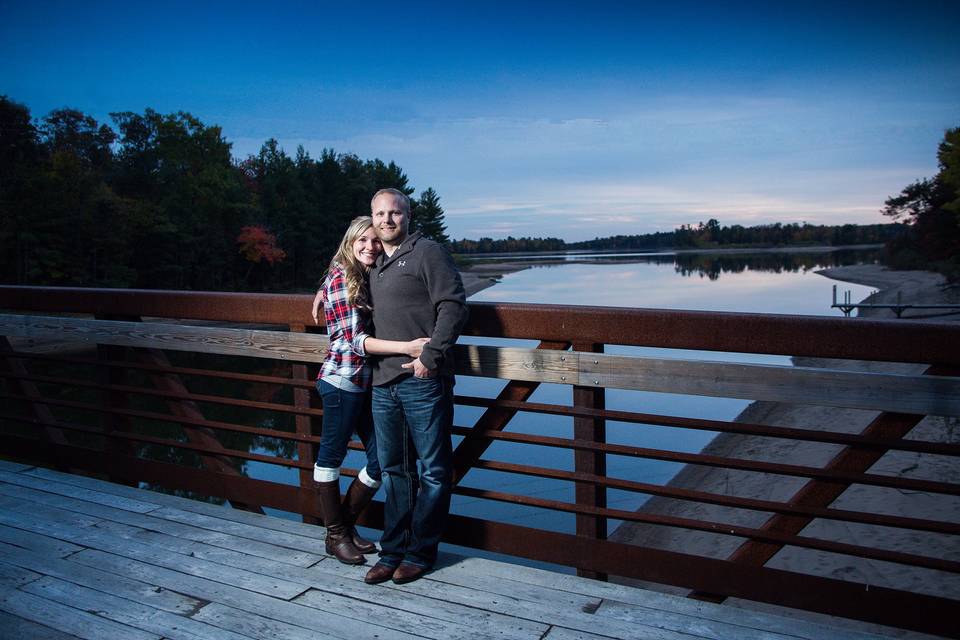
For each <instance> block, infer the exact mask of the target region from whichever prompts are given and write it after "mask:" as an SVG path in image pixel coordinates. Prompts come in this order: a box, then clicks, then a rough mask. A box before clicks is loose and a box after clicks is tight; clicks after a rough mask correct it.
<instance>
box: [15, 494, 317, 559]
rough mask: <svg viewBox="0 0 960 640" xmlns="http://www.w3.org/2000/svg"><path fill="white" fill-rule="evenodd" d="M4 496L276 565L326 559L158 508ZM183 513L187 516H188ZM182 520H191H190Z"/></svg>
mask: <svg viewBox="0 0 960 640" xmlns="http://www.w3.org/2000/svg"><path fill="white" fill-rule="evenodd" d="M0 495H5V496H8V497H17V498H20V499H24V500H31V501H34V502H36V503H38V504H43V505H46V506H51V507H56V508H58V509H64V510H67V511H75V512H77V513H82V514H85V515H89V516H91V517H96V518H101V519H103V520H104V521H112V522H119V523H123V524H128V525H131V526H135V527H139V528H141V529H146V530H150V531H159V532H161V533H166V534H169V535H171V536H177V537H180V538H184V539H186V540H195V541H198V542H205V543H207V544H210V545H213V546H220V547H224V548H227V549H235V550H242V551H243V552H244V553H248V554H250V555H257V556H260V557H263V558H270V559H271V560H273V561H275V562H287V563H290V564H297V565H300V566H305V567H306V566H310V565H312V564H315V563H317V562H319V561H320V560H321V559H322V558H323V556H322V555H318V554H316V553H308V552H306V551H300V550H297V549H293V548H290V547H286V546H278V545H273V544H269V543H266V542H262V541H260V540H254V539H250V538H241V537H239V536H237V535H234V534H230V533H223V532H219V531H216V530H215V529H212V528H210V527H209V524H210V523H209V521H207V522H205V524H207V525H208V526H207V527H195V526H192V525H189V524H183V523H182V522H181V521H180V520H181V519H180V518H178V519H177V520H170V519H167V518H165V517H163V516H164V515H165V513H163V512H162V511H163V510H164V509H166V508H165V507H157V509H156V510H155V511H152V512H150V513H149V514H143V513H139V512H135V511H125V510H123V509H117V508H114V507H109V506H104V505H103V504H102V503H100V502H87V501H85V500H79V499H76V498H70V497H66V496H63V495H59V494H55V493H49V492H46V491H39V490H36V489H31V488H27V487H22V486H15V485H10V484H7V483H4V482H2V481H0ZM179 513H183V514H186V513H187V512H179ZM182 519H183V520H188V519H189V518H182Z"/></svg>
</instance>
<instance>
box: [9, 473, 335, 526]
mask: <svg viewBox="0 0 960 640" xmlns="http://www.w3.org/2000/svg"><path fill="white" fill-rule="evenodd" d="M24 473H26V474H28V475H31V476H36V477H39V478H47V479H51V480H56V481H58V482H62V483H64V484H72V485H75V486H78V487H85V488H89V489H93V490H95V491H102V492H103V493H111V494H114V495H118V496H125V497H130V498H134V499H135V498H136V496H140V499H141V500H144V501H147V502H151V503H155V504H158V505H163V506H169V507H173V508H174V509H180V510H183V511H188V512H191V513H200V514H204V515H209V516H213V517H216V518H221V519H223V520H230V521H232V522H240V523H243V524H249V525H251V526H255V527H260V528H262V529H270V530H273V531H282V532H285V533H290V534H293V535H301V536H304V537H307V538H311V537H317V536H321V537H322V535H323V528H322V527H317V526H316V525H311V524H306V523H303V522H298V521H296V520H287V519H285V518H276V517H272V516H267V515H263V514H259V513H251V512H249V511H242V510H240V509H231V508H230V507H229V506H224V505H218V504H212V503H209V502H202V501H200V500H191V499H190V498H182V497H180V496H172V495H169V494H166V493H160V492H159V491H150V490H146V489H137V488H134V487H127V486H124V485H120V484H114V483H111V482H106V481H104V480H97V479H96V478H89V477H87V476H78V475H73V474H69V473H62V472H60V471H54V470H52V469H44V468H42V467H35V468H32V469H29V470H27V471H25V472H24Z"/></svg>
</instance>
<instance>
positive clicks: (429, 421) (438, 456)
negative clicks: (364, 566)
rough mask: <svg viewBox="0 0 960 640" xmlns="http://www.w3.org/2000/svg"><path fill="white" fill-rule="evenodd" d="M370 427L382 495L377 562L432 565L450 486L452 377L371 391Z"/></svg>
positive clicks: (403, 382) (407, 381)
mask: <svg viewBox="0 0 960 640" xmlns="http://www.w3.org/2000/svg"><path fill="white" fill-rule="evenodd" d="M373 423H374V426H375V429H376V432H377V443H378V451H379V455H380V466H381V467H382V468H383V475H384V478H383V486H384V489H385V491H386V499H385V503H384V510H383V538H381V539H380V549H381V550H380V562H382V563H384V564H387V565H390V566H396V565H398V564H400V562H401V561H406V562H411V563H413V564H417V565H420V566H423V567H430V566H433V563H434V562H435V561H436V559H437V548H438V547H439V545H440V536H441V535H442V534H443V529H444V527H445V525H446V521H447V513H448V512H449V511H450V492H451V490H452V488H453V467H452V463H453V450H452V445H451V442H450V428H451V426H452V423H453V379H452V378H445V377H442V376H438V377H436V378H417V377H414V376H410V377H408V378H402V379H400V380H398V381H396V382H392V383H390V384H387V385H384V386H379V387H374V388H373ZM418 460H419V462H420V466H421V468H420V473H419V475H418V473H417V461H418ZM418 486H419V491H418Z"/></svg>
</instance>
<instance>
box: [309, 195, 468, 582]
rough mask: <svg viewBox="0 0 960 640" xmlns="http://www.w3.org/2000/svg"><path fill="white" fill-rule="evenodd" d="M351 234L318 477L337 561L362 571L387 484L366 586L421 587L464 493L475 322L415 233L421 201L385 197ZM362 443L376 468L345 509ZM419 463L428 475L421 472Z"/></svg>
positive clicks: (428, 245)
mask: <svg viewBox="0 0 960 640" xmlns="http://www.w3.org/2000/svg"><path fill="white" fill-rule="evenodd" d="M370 209H371V217H366V216H364V217H359V218H356V219H354V220H353V222H351V224H350V226H349V228H348V229H347V231H346V233H345V234H344V236H343V240H342V241H341V242H340V247H339V249H338V251H337V254H336V255H335V256H334V258H333V260H332V261H331V263H330V269H329V270H328V272H327V275H326V277H325V279H324V281H323V285H322V286H321V288H320V290H319V291H318V292H317V296H316V298H315V299H314V305H313V317H314V320H316V321H317V322H319V316H320V306H321V305H322V306H323V313H324V317H325V322H326V325H327V333H328V334H329V336H330V347H329V350H328V353H327V357H326V359H325V360H324V363H323V367H322V368H321V370H320V376H319V378H318V380H317V389H318V391H319V392H320V396H321V398H322V400H323V432H322V434H321V437H320V447H319V451H318V453H317V461H316V465H315V466H314V480H315V481H316V482H317V487H318V494H319V499H320V513H321V515H322V516H323V522H324V524H325V525H326V527H327V539H326V550H327V553H329V554H331V555H333V556H335V557H336V558H337V559H338V560H340V561H341V562H345V563H347V564H362V563H363V562H364V561H365V559H364V556H363V554H365V553H373V552H375V551H376V546H375V545H374V544H373V543H372V542H370V541H368V540H365V539H364V538H362V537H360V536H359V535H358V534H357V532H356V529H355V528H354V524H355V522H356V519H357V517H358V516H359V515H360V512H362V511H363V509H364V508H365V507H366V506H367V504H368V503H369V502H370V500H371V499H372V498H373V495H374V494H375V493H376V492H377V489H378V488H379V487H380V484H381V481H382V482H383V484H384V490H385V493H386V498H385V502H384V515H383V521H384V522H383V537H382V538H381V539H380V559H379V561H378V562H377V563H376V564H375V565H374V566H373V568H372V569H370V571H368V572H367V574H366V577H365V578H364V580H365V582H367V583H370V584H377V583H380V582H386V581H387V580H393V581H394V582H396V583H398V584H403V583H405V582H411V581H413V580H416V579H417V578H419V577H421V576H422V575H423V574H424V573H426V572H427V571H429V570H430V568H431V567H432V566H433V563H434V562H435V561H436V557H437V548H438V546H439V544H440V536H441V535H442V533H443V529H444V525H445V522H446V518H447V513H448V511H449V508H450V493H451V490H452V488H453V469H452V466H451V465H452V448H451V442H450V427H451V426H452V422H453V361H452V357H451V354H450V348H451V347H452V346H453V345H454V343H455V342H456V340H457V336H458V335H459V334H460V330H461V329H462V327H463V325H464V323H465V322H466V319H467V306H466V296H465V294H464V289H463V283H462V282H461V279H460V274H459V272H458V271H457V269H456V266H455V265H454V263H453V260H452V258H451V257H450V254H449V253H448V252H447V250H446V249H445V248H444V247H443V246H441V245H439V244H437V243H436V242H433V241H432V240H429V239H427V238H423V237H422V236H421V235H420V234H419V233H412V234H410V233H408V229H409V224H410V200H409V199H408V198H407V196H406V195H405V194H404V193H403V192H401V191H399V190H397V189H381V190H380V191H378V192H377V193H376V194H375V195H374V196H373V200H372V201H371V203H370ZM353 432H356V433H357V434H358V435H359V436H360V439H361V441H362V442H363V444H364V448H365V449H366V455H367V463H366V466H365V467H364V468H363V469H361V470H360V472H359V473H358V474H357V478H356V479H355V480H354V481H353V483H352V484H351V485H350V488H349V489H348V490H347V494H346V496H345V497H344V499H343V502H342V503H341V500H340V482H339V477H340V465H341V464H342V463H343V459H344V457H345V456H346V450H347V443H348V442H349V440H350V437H351V435H352V433H353ZM418 463H419V471H418Z"/></svg>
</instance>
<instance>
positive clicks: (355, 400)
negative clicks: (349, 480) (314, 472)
mask: <svg viewBox="0 0 960 640" xmlns="http://www.w3.org/2000/svg"><path fill="white" fill-rule="evenodd" d="M317 391H318V392H319V393H320V398H321V399H322V400H323V431H322V432H321V434H320V449H319V450H318V451H317V466H318V467H328V468H331V469H337V468H339V467H340V465H341V464H343V459H344V458H345V457H346V456H347V443H349V442H350V436H351V435H353V432H354V431H356V432H357V435H358V436H360V442H362V443H363V446H364V448H365V449H366V450H367V475H369V476H370V477H371V478H372V479H373V480H377V481H379V480H380V476H381V471H380V461H379V458H378V456H377V438H376V435H375V434H374V431H373V419H372V416H371V415H370V392H369V391H365V392H362V393H356V392H353V391H344V390H343V389H339V388H337V387H335V386H333V385H332V384H330V383H329V382H324V381H323V380H317Z"/></svg>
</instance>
